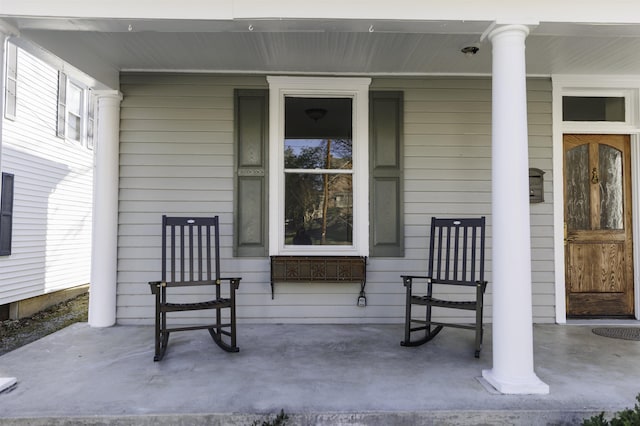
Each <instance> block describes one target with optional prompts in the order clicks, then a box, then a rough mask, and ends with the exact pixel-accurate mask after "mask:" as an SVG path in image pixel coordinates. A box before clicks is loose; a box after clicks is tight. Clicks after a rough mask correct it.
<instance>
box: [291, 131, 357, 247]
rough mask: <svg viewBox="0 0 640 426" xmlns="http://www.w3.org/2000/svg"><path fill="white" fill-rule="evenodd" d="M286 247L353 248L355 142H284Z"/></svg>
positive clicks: (341, 140) (305, 140)
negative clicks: (316, 245) (336, 246)
mask: <svg viewBox="0 0 640 426" xmlns="http://www.w3.org/2000/svg"><path fill="white" fill-rule="evenodd" d="M284 157H285V207H284V208H285V233H286V235H285V244H301V245H309V244H321V245H351V244H353V179H352V174H351V170H352V146H351V140H350V139H288V140H286V141H285V152H284Z"/></svg>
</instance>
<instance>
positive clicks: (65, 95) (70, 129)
mask: <svg viewBox="0 0 640 426" xmlns="http://www.w3.org/2000/svg"><path fill="white" fill-rule="evenodd" d="M85 92H86V90H85V88H84V87H82V86H80V85H78V84H76V83H75V82H74V81H72V80H70V79H69V78H68V77H67V75H66V74H65V73H63V72H60V73H59V74H58V126H57V135H58V137H61V138H66V139H68V140H71V141H75V142H79V143H83V141H84V135H85V134H86V133H85V132H86V126H87V123H86V121H87V120H86V115H87V112H86V104H87V99H86V93H85Z"/></svg>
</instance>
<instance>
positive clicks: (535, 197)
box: [529, 168, 544, 203]
mask: <svg viewBox="0 0 640 426" xmlns="http://www.w3.org/2000/svg"><path fill="white" fill-rule="evenodd" d="M543 176H544V172H543V171H542V170H540V169H535V168H531V169H529V202H530V203H542V202H544V177H543Z"/></svg>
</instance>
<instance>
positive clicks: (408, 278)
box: [400, 275, 431, 287]
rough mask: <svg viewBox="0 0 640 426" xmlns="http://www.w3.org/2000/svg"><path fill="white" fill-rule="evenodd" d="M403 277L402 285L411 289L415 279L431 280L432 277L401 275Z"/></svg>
mask: <svg viewBox="0 0 640 426" xmlns="http://www.w3.org/2000/svg"><path fill="white" fill-rule="evenodd" d="M400 276H401V277H402V283H403V284H404V286H405V287H411V284H412V282H413V280H414V279H418V280H429V279H431V277H427V276H425V275H400Z"/></svg>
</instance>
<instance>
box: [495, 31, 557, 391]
mask: <svg viewBox="0 0 640 426" xmlns="http://www.w3.org/2000/svg"><path fill="white" fill-rule="evenodd" d="M528 34H529V30H528V28H527V27H526V26H523V25H506V26H501V27H497V28H495V29H493V30H492V31H491V33H489V40H491V43H492V46H493V82H492V84H493V94H492V105H493V106H492V244H493V256H492V259H493V263H492V286H493V368H492V369H491V370H484V371H483V372H482V375H483V377H484V378H485V379H486V380H487V381H488V382H489V383H490V384H491V385H492V386H493V387H495V388H496V389H497V390H498V391H500V392H502V393H507V394H546V393H549V386H548V385H547V384H545V383H543V382H542V381H540V379H539V378H538V377H537V376H536V374H535V373H534V371H533V318H532V307H531V299H532V298H531V233H530V221H529V173H528V168H529V165H528V164H529V163H528V140H527V93H526V70H525V43H524V42H525V39H526V37H527V35H528Z"/></svg>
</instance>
